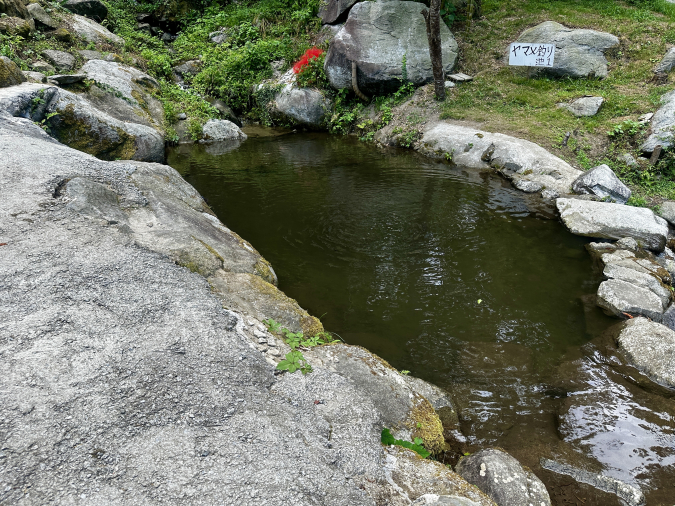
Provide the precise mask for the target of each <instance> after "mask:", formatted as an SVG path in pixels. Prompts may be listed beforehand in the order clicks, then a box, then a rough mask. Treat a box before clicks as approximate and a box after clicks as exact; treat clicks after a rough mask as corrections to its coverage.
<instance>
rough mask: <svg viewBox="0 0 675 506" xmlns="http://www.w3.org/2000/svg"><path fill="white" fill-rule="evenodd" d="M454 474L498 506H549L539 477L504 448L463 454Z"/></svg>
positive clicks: (548, 499) (547, 496)
mask: <svg viewBox="0 0 675 506" xmlns="http://www.w3.org/2000/svg"><path fill="white" fill-rule="evenodd" d="M457 473H458V474H459V475H460V476H461V477H462V478H464V479H465V480H466V481H468V482H469V483H471V484H473V485H476V486H477V487H478V488H479V489H481V490H482V491H483V492H484V493H485V494H486V495H487V496H488V497H489V498H490V499H492V500H493V501H494V502H495V503H496V504H497V506H522V505H523V504H536V505H537V506H551V498H550V497H549V495H548V492H547V491H546V487H545V486H544V484H543V483H542V482H541V480H540V479H539V478H537V477H536V476H535V474H534V473H533V472H532V471H530V470H529V469H525V468H523V466H521V465H520V463H519V462H518V461H517V460H516V459H514V458H513V457H512V456H511V455H509V454H508V453H506V452H504V451H501V450H498V449H493V448H489V449H486V450H480V451H479V452H476V453H474V454H472V455H469V456H468V457H463V458H462V459H461V460H460V461H459V463H458V464H457Z"/></svg>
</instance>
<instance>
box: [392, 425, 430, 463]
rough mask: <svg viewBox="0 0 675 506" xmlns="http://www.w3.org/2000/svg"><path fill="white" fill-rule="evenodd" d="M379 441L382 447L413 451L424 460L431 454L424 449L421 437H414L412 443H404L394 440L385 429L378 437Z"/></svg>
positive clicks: (401, 440)
mask: <svg viewBox="0 0 675 506" xmlns="http://www.w3.org/2000/svg"><path fill="white" fill-rule="evenodd" d="M380 440H381V441H382V444H383V445H387V446H389V445H396V446H402V447H403V448H408V449H409V450H413V451H414V452H417V453H418V454H419V455H420V456H421V457H422V458H424V459H426V458H427V457H428V456H429V455H431V452H430V451H429V450H427V449H426V448H425V447H424V441H423V440H422V438H421V437H416V438H415V439H414V440H413V442H410V441H405V440H403V439H396V438H395V437H394V436H392V435H391V432H390V431H389V429H387V428H386V427H385V428H384V429H382V435H381V437H380Z"/></svg>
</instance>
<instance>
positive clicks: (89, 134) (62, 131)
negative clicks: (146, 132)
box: [47, 104, 136, 160]
mask: <svg viewBox="0 0 675 506" xmlns="http://www.w3.org/2000/svg"><path fill="white" fill-rule="evenodd" d="M94 121H96V120H94ZM47 123H48V127H49V129H50V132H51V134H52V135H53V136H54V137H56V138H57V139H58V140H59V141H60V142H62V143H63V144H66V145H67V146H70V147H71V148H74V149H77V150H78V151H83V152H85V153H89V154H90V155H93V156H95V157H97V158H100V159H101V160H131V159H132V158H133V156H134V154H135V153H136V138H135V137H134V136H132V135H129V134H128V133H127V132H125V131H124V130H122V129H121V128H119V127H114V126H109V125H96V127H95V126H94V125H92V123H91V122H90V120H89V118H87V117H85V116H82V115H80V114H78V112H77V111H76V110H75V106H74V105H73V104H68V105H67V106H66V107H64V108H62V109H59V110H58V114H57V115H56V116H54V117H52V118H51V119H50V120H48V122H47Z"/></svg>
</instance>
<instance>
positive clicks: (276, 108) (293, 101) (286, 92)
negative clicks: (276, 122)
mask: <svg viewBox="0 0 675 506" xmlns="http://www.w3.org/2000/svg"><path fill="white" fill-rule="evenodd" d="M332 108H333V103H332V102H331V100H330V99H328V98H326V97H325V96H324V95H323V93H321V92H320V91H319V90H316V89H313V88H300V87H298V86H297V85H296V84H287V85H286V86H284V88H283V89H282V90H281V91H280V92H279V93H278V94H277V95H276V97H275V98H274V101H273V102H272V104H271V113H272V115H273V116H277V117H279V118H281V119H282V121H283V120H286V121H288V120H290V122H291V123H294V124H298V125H304V126H308V127H310V128H314V129H320V128H322V127H325V124H326V120H327V119H328V117H329V115H330V113H331V110H332Z"/></svg>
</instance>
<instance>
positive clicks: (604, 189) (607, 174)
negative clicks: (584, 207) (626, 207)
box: [572, 164, 631, 204]
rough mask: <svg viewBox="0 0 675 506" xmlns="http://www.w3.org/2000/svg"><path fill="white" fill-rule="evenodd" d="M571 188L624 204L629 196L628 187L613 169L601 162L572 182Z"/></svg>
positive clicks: (577, 191) (581, 192)
mask: <svg viewBox="0 0 675 506" xmlns="http://www.w3.org/2000/svg"><path fill="white" fill-rule="evenodd" d="M572 190H574V191H575V192H576V193H580V194H585V195H597V196H598V197H600V198H603V199H610V200H611V201H613V202H616V203H618V204H625V203H626V202H628V199H629V198H630V195H631V191H630V189H629V188H628V187H627V186H626V185H625V184H623V183H622V182H621V180H620V179H619V178H618V177H616V174H614V171H613V170H612V169H610V168H609V167H608V166H607V165H605V164H602V165H598V166H597V167H593V168H592V169H591V170H589V171H588V172H585V173H584V174H582V175H581V176H579V177H578V178H577V179H576V180H575V181H574V182H573V183H572Z"/></svg>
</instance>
